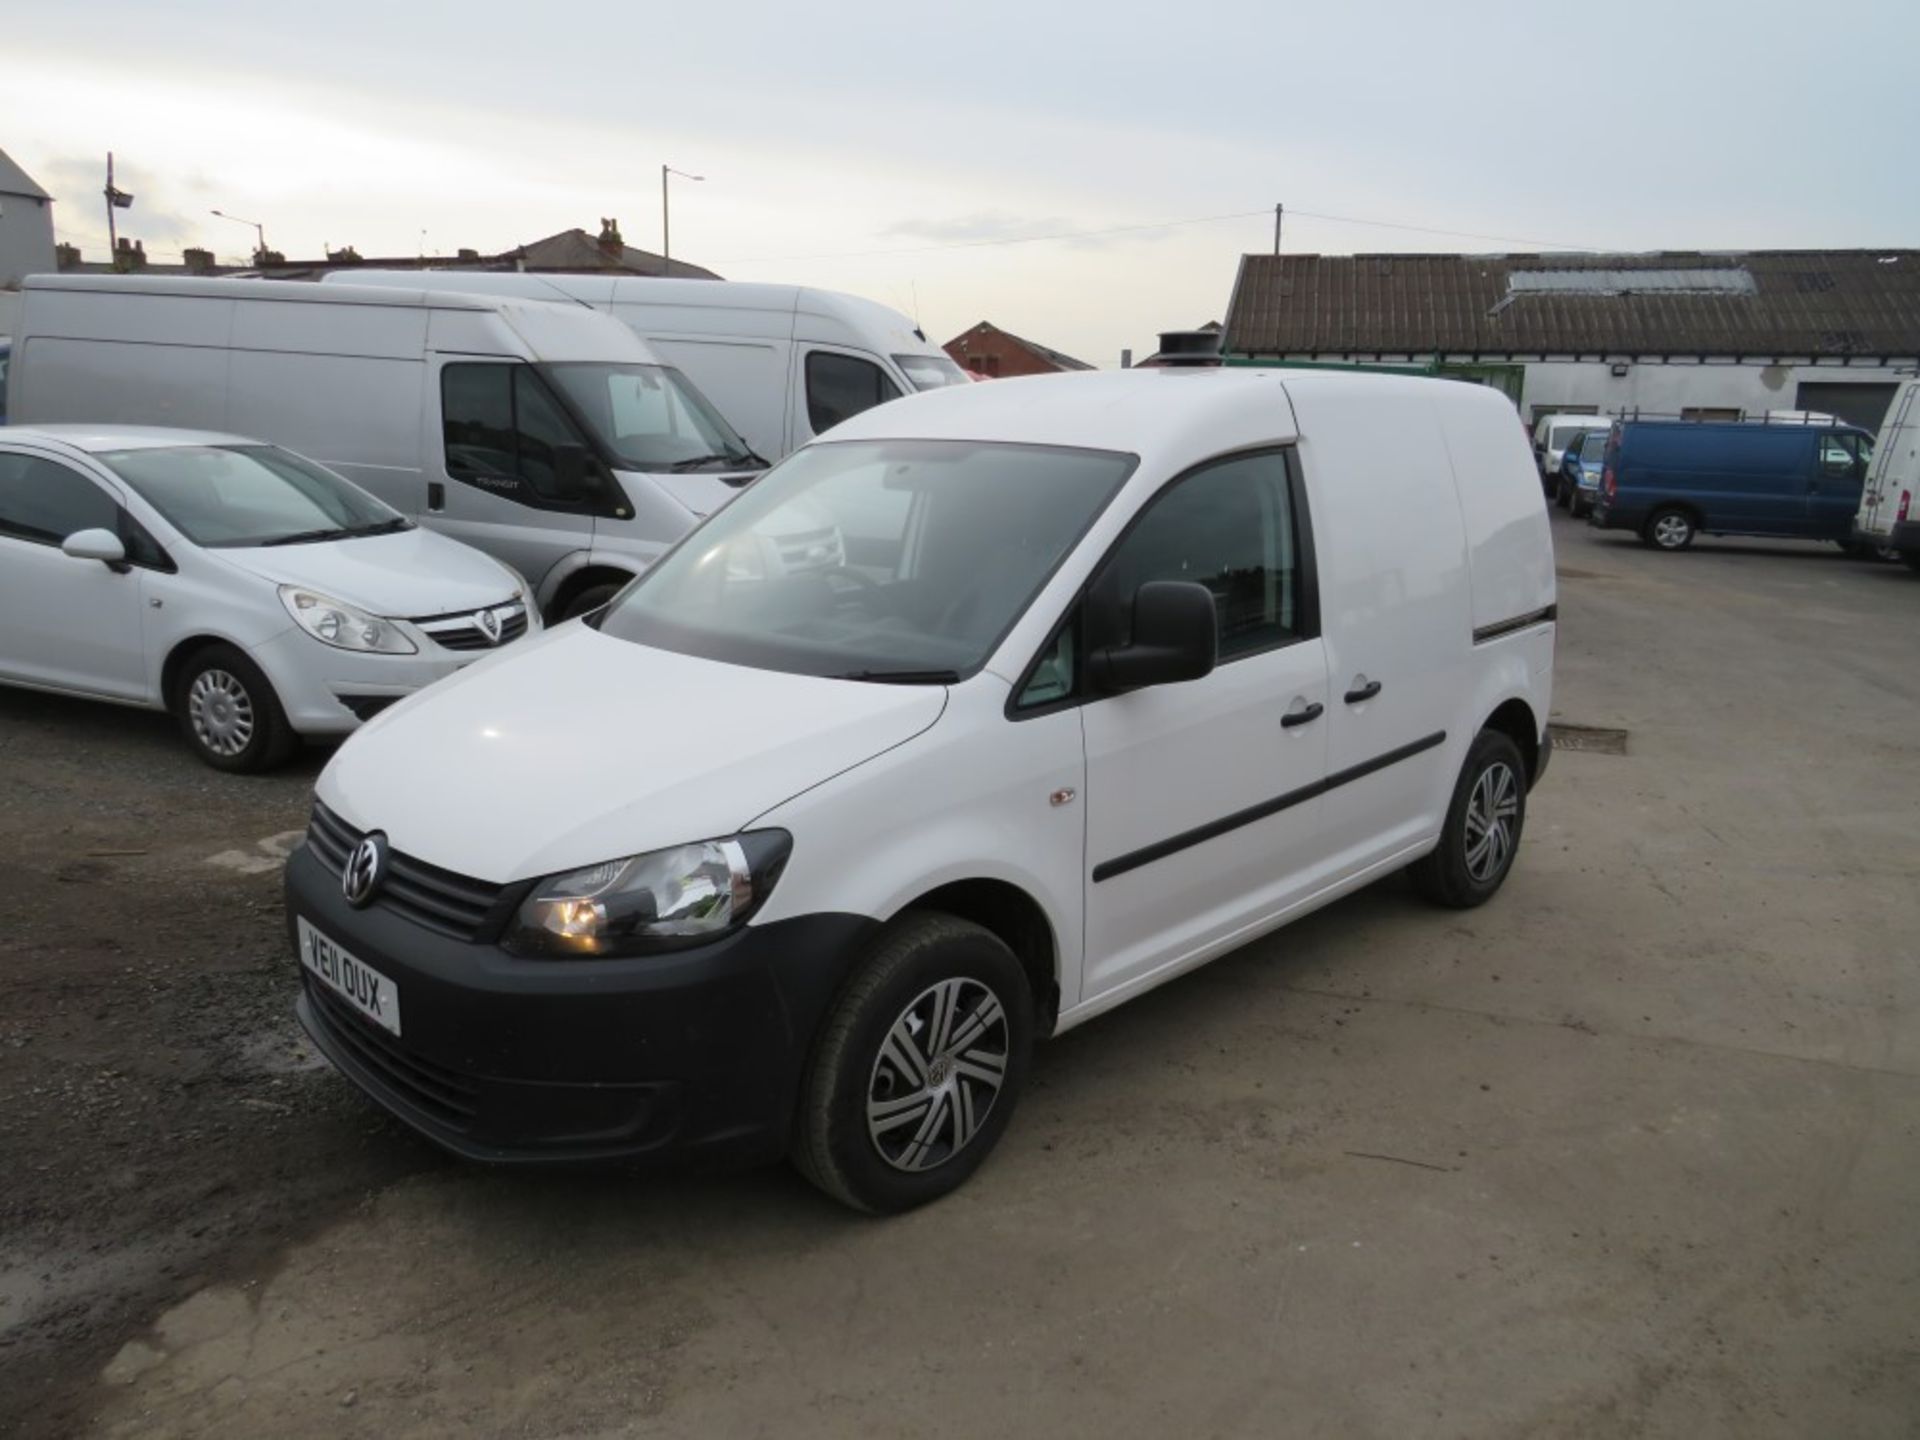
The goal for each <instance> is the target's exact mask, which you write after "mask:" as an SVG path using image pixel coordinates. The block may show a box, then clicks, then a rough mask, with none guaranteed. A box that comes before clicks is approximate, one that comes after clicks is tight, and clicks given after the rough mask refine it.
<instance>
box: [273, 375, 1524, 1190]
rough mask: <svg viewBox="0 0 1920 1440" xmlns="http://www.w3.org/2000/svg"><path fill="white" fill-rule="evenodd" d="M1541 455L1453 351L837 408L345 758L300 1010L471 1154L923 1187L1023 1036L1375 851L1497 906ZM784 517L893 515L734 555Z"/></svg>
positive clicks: (301, 916) (1514, 802)
mask: <svg viewBox="0 0 1920 1440" xmlns="http://www.w3.org/2000/svg"><path fill="white" fill-rule="evenodd" d="M1535 486H1536V482H1535V479H1534V475H1533V467H1532V465H1531V463H1530V460H1529V456H1528V451H1527V443H1526V438H1525V436H1524V435H1523V434H1522V433H1521V432H1520V430H1519V429H1518V427H1516V426H1515V425H1514V423H1513V410H1512V406H1511V405H1510V404H1509V403H1508V402H1507V400H1506V398H1505V397H1504V396H1501V395H1499V394H1498V393H1497V392H1494V391H1491V390H1487V389H1484V388H1482V387H1480V386H1477V385H1465V384H1459V383H1455V382H1451V381H1443V380H1416V379H1407V378H1401V377H1395V376H1376V375H1357V376H1355V375H1335V374H1324V373H1323V374H1311V375H1309V374H1301V373H1297V372H1286V373H1284V374H1283V373H1282V372H1276V371H1252V370H1224V369H1152V370H1133V371H1121V372H1112V373H1106V374H1090V375H1069V376H1047V377H1045V378H1041V379H1031V380H1002V381H999V382H997V383H995V384H992V385H976V386H969V387H965V388H956V389H951V390H944V391H940V392H938V393H935V394H929V395H920V396H915V397H912V398H910V399H906V400H902V401H901V402H899V403H898V404H893V405H884V406H881V407H879V408H877V409H874V410H870V411H868V412H867V413H866V414H864V415H860V416H857V417H855V418H854V419H852V420H849V421H847V422H845V423H844V424H843V425H841V426H839V427H838V428H836V429H835V430H834V431H833V433H832V435H831V436H829V437H828V438H825V439H823V440H819V441H816V442H815V443H813V444H811V445H809V446H807V447H805V448H804V449H802V450H800V451H798V452H796V453H795V454H794V455H792V456H791V457H789V458H788V459H787V460H786V461H784V462H783V463H782V464H780V465H779V466H777V467H775V468H774V469H773V470H771V471H769V472H768V473H767V474H766V475H765V476H763V477H762V478H761V479H760V480H759V481H758V482H756V483H755V484H754V485H753V486H752V487H751V488H750V489H748V490H747V491H746V492H745V493H743V494H742V495H741V496H740V498H739V499H737V500H735V501H734V502H733V503H732V504H731V505H729V506H728V507H727V508H726V509H724V510H722V511H720V512H719V513H717V514H716V515H714V516H713V517H712V518H710V519H709V520H708V521H707V522H706V523H705V524H704V525H703V526H702V527H701V528H700V529H699V530H697V531H695V532H694V533H693V534H692V535H691V536H689V537H688V538H687V539H686V540H685V541H683V542H682V543H681V544H680V546H679V547H678V548H676V549H675V550H674V551H673V552H672V553H671V554H669V555H668V556H666V557H665V558H664V559H662V560H660V561H659V562H657V563H656V564H655V565H654V566H653V567H652V568H651V569H650V570H648V571H647V572H646V573H645V574H643V575H642V576H641V577H640V578H639V579H638V580H637V581H636V582H635V583H634V584H633V585H632V586H630V587H629V588H628V589H627V590H626V591H625V592H623V593H622V594H621V595H620V596H619V597H618V598H617V599H616V600H615V601H614V602H613V603H612V604H611V605H610V606H608V607H607V608H606V609H605V610H603V611H601V612H599V613H598V614H596V615H594V616H591V617H588V618H587V619H586V620H584V621H580V622H575V623H571V624H566V625H562V626H560V627H558V628H557V629H554V630H550V631H548V632H547V633H546V634H545V635H544V636H541V637H540V638H537V639H534V640H531V641H528V642H527V643H525V644H524V645H522V646H521V647H520V654H518V655H504V656H500V657H497V658H489V659H485V660H481V661H480V662H478V663H477V664H475V665H474V666H473V667H471V668H470V669H468V670H466V671H463V672H462V673H461V674H459V675H457V676H455V677H453V678H452V679H450V680H447V681H444V682H442V683H441V684H440V685H438V686H436V687H435V688H434V689H433V690H431V691H429V692H427V693H425V694H423V695H420V696H416V697H414V698H413V699H411V700H407V701H403V702H402V703H401V704H399V705H397V706H395V707H393V708H392V709H391V710H389V711H387V712H386V713H385V714H383V715H381V716H379V717H378V718H376V719H375V720H374V721H373V722H372V723H371V724H369V725H368V726H366V727H365V728H364V729H363V730H361V731H360V733H359V734H358V735H356V736H355V737H354V738H353V739H351V740H349V741H348V742H347V744H346V745H345V746H343V747H342V749H341V750H340V751H339V753H338V754H337V755H336V756H335V757H334V759H333V761H332V762H331V763H330V764H329V765H328V767H327V769H326V770H325V772H324V773H323V774H322V775H321V777H320V780H319V783H318V788H317V795H316V804H315V806H314V811H313V817H312V823H311V828H310V829H309V831H308V836H307V841H306V843H305V844H304V845H303V846H302V847H301V848H300V849H299V850H297V851H296V852H295V854H294V856H293V858H292V860H291V862H290V863H289V866H288V869H287V879H286V885H287V904H288V928H289V932H290V938H291V939H292V941H293V943H294V945H295V946H296V948H297V951H298V956H299V960H300V965H301V973H302V989H301V994H300V997H299V1000H298V1002H297V1008H298V1012H299V1015H300V1017H301V1020H302V1022H303V1023H304V1025H305V1026H306V1028H307V1030H308V1032H309V1033H310V1034H311V1035H312V1036H313V1038H314V1041H315V1043H316V1044H317V1045H318V1046H319V1047H320V1049H321V1050H322V1051H323V1052H325V1054H326V1055H327V1056H328V1057H329V1058H330V1059H331V1060H332V1062H333V1063H334V1064H335V1065H336V1066H337V1067H338V1068H339V1069H340V1070H341V1071H343V1072H344V1073H345V1074H346V1075H347V1076H348V1077H349V1078H351V1079H352V1080H354V1081H355V1082H356V1083H357V1084H359V1085H360V1086H361V1087H362V1088H363V1089H365V1090H366V1091H367V1092H368V1093H369V1094H371V1095H372V1096H373V1097H374V1098H375V1099H376V1100H378V1101H379V1102H380V1103H381V1104H383V1105H385V1106H386V1107H387V1108H388V1109H390V1110H391V1111H392V1112H393V1113H394V1114H396V1115H398V1116H400V1117H401V1118H402V1119H404V1120H405V1121H407V1122H408V1123H410V1124H411V1125H413V1126H415V1127H417V1128H418V1129H419V1130H421V1131H422V1132H424V1133H425V1134H427V1135H428V1136H430V1137H432V1138H434V1139H435V1140H438V1141H439V1142H440V1143H442V1144H443V1145H445V1146H447V1147H449V1148H450V1149H452V1150H454V1151H456V1152H458V1153H461V1154H464V1155H468V1156H472V1157H476V1158H480V1159H488V1160H562V1159H565V1160H588V1159H604V1158H611V1157H621V1158H639V1157H664V1156H668V1155H676V1154H678V1155H686V1154H694V1155H701V1156H720V1155H727V1156H732V1157H736V1158H763V1159H764V1158H770V1157H774V1156H778V1155H782V1154H790V1155H791V1156H792V1157H793V1158H794V1159H795V1160H796V1161H797V1162H798V1164H799V1165H800V1168H801V1169H802V1170H804V1171H805V1172H806V1173H807V1174H808V1175H809V1176H811V1177H812V1178H813V1179H814V1180H815V1181H817V1182H818V1183H819V1184H820V1185H821V1186H823V1187H824V1188H825V1189H827V1190H828V1191H830V1192H831V1193H832V1194H834V1195H836V1196H839V1197H840V1198H841V1199H843V1200H845V1201H848V1202H849V1203H851V1204H853V1205H856V1206H859V1207H863V1208H866V1209H869V1210H880V1211H887V1210H899V1209H903V1208H906V1207H908V1206H912V1205H916V1204H919V1203H921V1202H923V1201H926V1200H929V1199H932V1198H934V1197H935V1196H938V1195H940V1194H942V1193H944V1192H946V1191H948V1190H950V1189H952V1188H953V1187H954V1186H955V1185H957V1184H959V1183H960V1182H961V1181H962V1180H963V1179H965V1178H966V1176H967V1175H968V1174H969V1173H970V1172H971V1171H972V1170H973V1169H974V1168H975V1167H976V1166H977V1165H978V1164H979V1163H980V1161H981V1159H982V1158H983V1157H984V1156H985V1155H986V1153H987V1152H988V1151H989V1150H990V1149H991V1148H992V1147H993V1145H994V1144H995V1142H996V1141H998V1140H999V1138H1000V1136H1001V1135H1002V1134H1003V1133H1004V1131H1005V1129H1006V1127H1007V1123H1008V1120H1009V1118H1010V1116H1011V1113H1012V1111H1013V1107H1014V1104H1015V1102H1016V1100H1017V1099H1018V1098H1019V1095H1020V1090H1021V1087H1022V1084H1023V1083H1024V1081H1025V1079H1026V1075H1027V1060H1028V1054H1029V1051H1030V1048H1031V1047H1032V1045H1033V1043H1034V1042H1035V1041H1036V1040H1037V1039H1039V1038H1041V1037H1043V1036H1047V1035H1052V1034H1057V1033H1059V1032H1061V1031H1063V1030H1066V1029H1069V1028H1071V1027H1072V1026H1074V1025H1078V1024H1080V1023H1082V1022H1083V1021H1086V1020H1089V1019H1092V1018H1093V1017H1094V1016H1096V1015H1098V1014H1100V1013H1101V1012H1102V1011H1104V1010H1108V1009H1110V1008H1112V1007H1113V1006H1115V1005H1118V1004H1120V1003H1122V1002H1123V1001H1126V1000H1129V999H1131V998H1133V997H1135V996H1137V995H1140V994H1142V993H1144V992H1145V991H1147V990H1150V989H1152V988H1153V987H1154V986H1156V985H1159V984H1161V983H1163V982H1165V981H1167V980H1169V979H1172V978H1173V977H1174V976H1176V975H1179V974H1180V973H1181V972H1183V971H1186V970H1190V969H1192V968H1193V967H1194V966H1196V965H1200V964H1202V963H1204V962H1205V961H1207V960H1210V959H1212V958H1213V957H1215V956H1217V955H1220V954H1222V953H1223V952H1225V951H1227V950H1230V949H1233V948H1234V947H1235V946H1238V945H1242V944H1244V943H1246V942H1247V941H1248V940H1251V939H1253V938H1254V937H1255V936H1258V935H1261V934H1263V933H1265V932H1267V931H1269V930H1272V929H1274V928H1275V927H1276V926H1279V925H1282V924H1285V923H1286V922H1287V921H1289V920H1292V919H1294V918H1296V917H1298V916H1300V915H1302V914H1305V913H1306V912H1307V911H1309V910H1312V909H1314V908H1315V907H1317V906H1321V905H1324V904H1326V903H1327V902H1328V901H1330V900H1332V899H1334V898H1335V897H1336V896H1339V895H1342V894H1345V893H1346V892H1348V891H1350V890H1353V889H1355V888H1357V887H1359V886H1362V885H1365V884H1366V883H1368V882H1369V881H1371V880H1374V879H1376V878H1378V877H1380V876H1382V875H1386V874H1389V873H1391V872H1393V871H1396V870H1399V869H1401V868H1403V867H1406V866H1409V865H1411V866H1413V867H1414V870H1415V872H1416V874H1417V875H1418V877H1419V879H1420V882H1421V883H1422V885H1423V886H1424V887H1425V889H1426V890H1427V891H1428V893H1430V894H1431V895H1433V896H1434V897H1435V898H1437V899H1438V900H1440V901H1441V902H1443V903H1445V904H1448V905H1454V906H1468V905H1476V904H1479V903H1480V902H1482V901H1484V900H1486V899H1488V898H1489V897H1490V896H1492V895H1493V894H1494V892H1495V891H1496V890H1497V889H1498V888H1499V886H1500V884H1501V882H1502V880H1504V878H1505V877H1506V875H1507V872H1508V870H1509V868H1510V867H1511V866H1512V864H1513V861H1514V856H1515V854H1516V851H1517V847H1518V845H1519V842H1520V838H1521V833H1522V828H1523V826H1524V823H1525V820H1526V803H1527V791H1528V789H1529V787H1530V786H1531V785H1532V784H1533V783H1534V782H1535V781H1536V780H1537V779H1538V778H1539V776H1540V774H1541V771H1542V770H1543V768H1544V767H1545V765H1546V761H1547V757H1548V741H1547V732H1546V720H1547V713H1548V707H1549V704H1550V702H1551V698H1552V682H1553V650H1554V614H1555V611H1554V571H1553V555H1552V552H1551V541H1550V539H1549V536H1548V525H1547V514H1546V510H1545V507H1544V506H1542V505H1541V503H1540V497H1539V493H1538V491H1537V489H1536V488H1535ZM796 507H805V508H806V509H807V510H808V511H809V512H826V513H827V514H829V515H832V516H835V517H845V522H846V523H851V522H853V521H855V520H857V522H858V524H859V525H860V526H861V527H862V529H863V531H864V533H866V534H868V536H869V537H870V538H871V537H873V536H874V534H875V533H876V531H877V529H878V523H877V522H878V520H879V518H880V517H884V519H885V525H886V529H885V535H886V537H887V540H888V544H887V545H886V546H885V547H876V548H871V549H869V550H868V551H867V553H866V558H865V559H863V560H860V561H858V562H855V561H853V560H852V558H851V552H849V562H848V563H846V564H843V565H840V566H837V567H835V568H833V569H829V570H817V571H812V572H808V573H804V574H794V573H790V572H785V571H781V570H778V569H773V568H769V567H767V566H766V565H765V564H764V563H763V560H762V555H763V549H764V547H763V546H762V545H761V544H760V540H761V538H762V537H763V536H765V535H767V534H769V533H777V532H778V531H779V530H780V529H782V528H783V527H784V526H785V525H786V524H787V523H788V520H787V516H788V514H789V512H791V511H793V510H794V509H795V508H796ZM582 694H590V695H591V697H592V700H593V703H592V704H590V705H584V706H583V705H582V704H581V703H580V696H581V695H582Z"/></svg>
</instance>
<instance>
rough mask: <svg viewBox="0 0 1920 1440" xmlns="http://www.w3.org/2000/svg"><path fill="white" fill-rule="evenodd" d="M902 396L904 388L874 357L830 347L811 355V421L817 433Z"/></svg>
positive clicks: (809, 366) (809, 409)
mask: <svg viewBox="0 0 1920 1440" xmlns="http://www.w3.org/2000/svg"><path fill="white" fill-rule="evenodd" d="M899 398H900V388H899V387H898V386H897V385H895V384H894V383H893V381H891V380H889V379H888V378H887V375H886V372H885V371H884V370H882V369H881V368H880V367H879V366H878V365H875V364H874V363H873V362H872V361H870V360H860V359H857V358H855V357H854V356H852V355H835V354H834V353H833V352H831V351H829V350H815V351H813V352H812V353H811V354H810V355H808V356H807V421H808V423H809V424H811V425H812V426H813V433H814V434H816V435H818V434H819V433H820V432H821V431H823V430H830V429H832V428H833V427H834V426H835V425H838V424H839V423H840V422H841V421H842V420H846V419H849V418H850V417H852V416H855V415H858V414H859V413H860V412H861V411H862V410H871V409H872V408H873V407H874V406H876V405H879V404H882V403H884V402H885V401H888V400H898V399H899Z"/></svg>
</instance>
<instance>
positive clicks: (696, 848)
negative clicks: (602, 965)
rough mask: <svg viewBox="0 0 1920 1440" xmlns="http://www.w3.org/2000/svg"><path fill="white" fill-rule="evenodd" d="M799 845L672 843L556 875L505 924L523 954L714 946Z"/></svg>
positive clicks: (777, 835) (780, 835) (784, 840)
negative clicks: (672, 844)
mask: <svg viewBox="0 0 1920 1440" xmlns="http://www.w3.org/2000/svg"><path fill="white" fill-rule="evenodd" d="M792 849H793V837H792V836H791V835H789V834H787V832H786V831H784V830H754V831H750V832H749V833H747V834H745V835H733V836H729V837H727V838H726V839H724V840H700V841H696V842H695V843H693V844H691V845H675V846H673V847H672V848H670V849H667V850H654V851H650V852H649V853H647V854H645V855H634V856H631V857H629V858H627V859H624V860H608V861H605V862H603V863H602V864H599V865H589V866H587V867H586V868H584V869H581V870H572V871H568V872H567V873H566V874H564V875H553V876H550V877H548V878H547V879H545V880H542V881H541V882H540V883H539V884H537V885H535V886H534V887H533V893H532V894H531V895H530V896H528V898H527V900H526V901H525V902H524V903H523V904H522V905H521V906H520V910H519V913H518V914H516V915H515V916H514V920H513V924H512V925H511V926H510V927H509V928H508V930H507V935H506V939H505V944H506V947H507V949H509V950H511V951H512V952H513V953H514V954H516V955H540V956H549V957H555V958H560V957H583V956H615V955H648V954H654V953H657V952H660V951H663V950H682V949H685V948H687V947H688V946H691V945H700V944H704V943H705V942H707V941H709V940H716V939H718V938H719V937H720V936H722V935H725V934H727V933H729V932H730V931H733V930H737V929H739V928H740V927H741V926H742V925H744V924H746V922H747V917H748V916H749V915H751V914H752V913H753V912H754V911H755V910H757V909H759V908H760V905H761V903H762V902H763V901H764V900H765V899H766V898H767V894H768V892H769V891H771V890H772V889H773V886H774V882H775V881H776V880H778V879H779V878H780V871H781V869H782V868H783V867H784V866H785V865H786V863H787V856H788V854H789V853H790V852H791V851H792Z"/></svg>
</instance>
